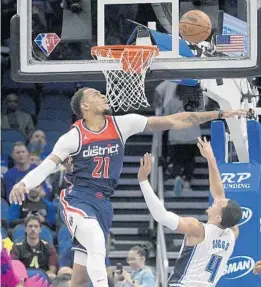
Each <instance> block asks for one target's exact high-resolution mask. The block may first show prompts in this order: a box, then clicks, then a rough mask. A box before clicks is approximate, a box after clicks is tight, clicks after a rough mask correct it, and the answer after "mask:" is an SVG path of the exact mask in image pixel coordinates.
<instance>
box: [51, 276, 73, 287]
mask: <svg viewBox="0 0 261 287" xmlns="http://www.w3.org/2000/svg"><path fill="white" fill-rule="evenodd" d="M52 287H71V275H69V274H61V275H58V276H56V277H55V279H54V280H53V282H52Z"/></svg>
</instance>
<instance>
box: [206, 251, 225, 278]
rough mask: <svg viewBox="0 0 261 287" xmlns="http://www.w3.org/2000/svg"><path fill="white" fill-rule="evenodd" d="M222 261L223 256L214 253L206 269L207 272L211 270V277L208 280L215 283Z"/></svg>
mask: <svg viewBox="0 0 261 287" xmlns="http://www.w3.org/2000/svg"><path fill="white" fill-rule="evenodd" d="M221 261H222V257H221V256H218V255H212V256H211V258H210V260H209V262H208V265H207V267H206V271H207V272H210V274H211V275H210V277H209V280H208V282H211V283H213V282H214V281H215V277H216V275H217V272H218V268H219V266H220V264H221Z"/></svg>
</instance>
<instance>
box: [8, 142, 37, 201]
mask: <svg viewBox="0 0 261 287" xmlns="http://www.w3.org/2000/svg"><path fill="white" fill-rule="evenodd" d="M12 158H13V160H14V164H15V166H14V167H13V168H11V169H9V170H8V171H7V172H6V173H5V174H4V184H5V188H6V198H7V200H8V199H9V194H10V191H11V189H12V188H13V186H14V185H15V184H16V183H17V182H19V181H20V180H21V179H22V178H23V177H24V176H25V175H26V174H27V173H28V172H29V171H30V170H32V169H33V168H34V167H35V166H33V165H30V163H29V161H28V151H27V148H26V146H25V144H24V143H23V142H16V143H15V144H14V147H13V151H12Z"/></svg>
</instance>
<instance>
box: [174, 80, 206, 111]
mask: <svg viewBox="0 0 261 287" xmlns="http://www.w3.org/2000/svg"><path fill="white" fill-rule="evenodd" d="M176 94H177V96H178V97H179V98H180V100H181V101H183V109H184V111H186V112H194V111H202V110H204V106H205V105H204V96H203V90H202V89H201V86H200V84H199V83H198V84H197V85H196V86H184V85H178V86H177V89H176Z"/></svg>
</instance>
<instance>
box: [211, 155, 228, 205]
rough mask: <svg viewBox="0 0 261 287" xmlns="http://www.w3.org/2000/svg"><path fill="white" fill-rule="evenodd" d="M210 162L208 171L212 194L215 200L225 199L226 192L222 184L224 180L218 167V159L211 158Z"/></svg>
mask: <svg viewBox="0 0 261 287" xmlns="http://www.w3.org/2000/svg"><path fill="white" fill-rule="evenodd" d="M207 161H208V169H209V185H210V192H211V195H212V197H213V199H214V200H215V199H217V198H225V191H224V187H223V183H222V179H221V176H220V173H219V170H218V167H217V163H216V159H215V158H214V156H213V157H210V158H208V159H207Z"/></svg>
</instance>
